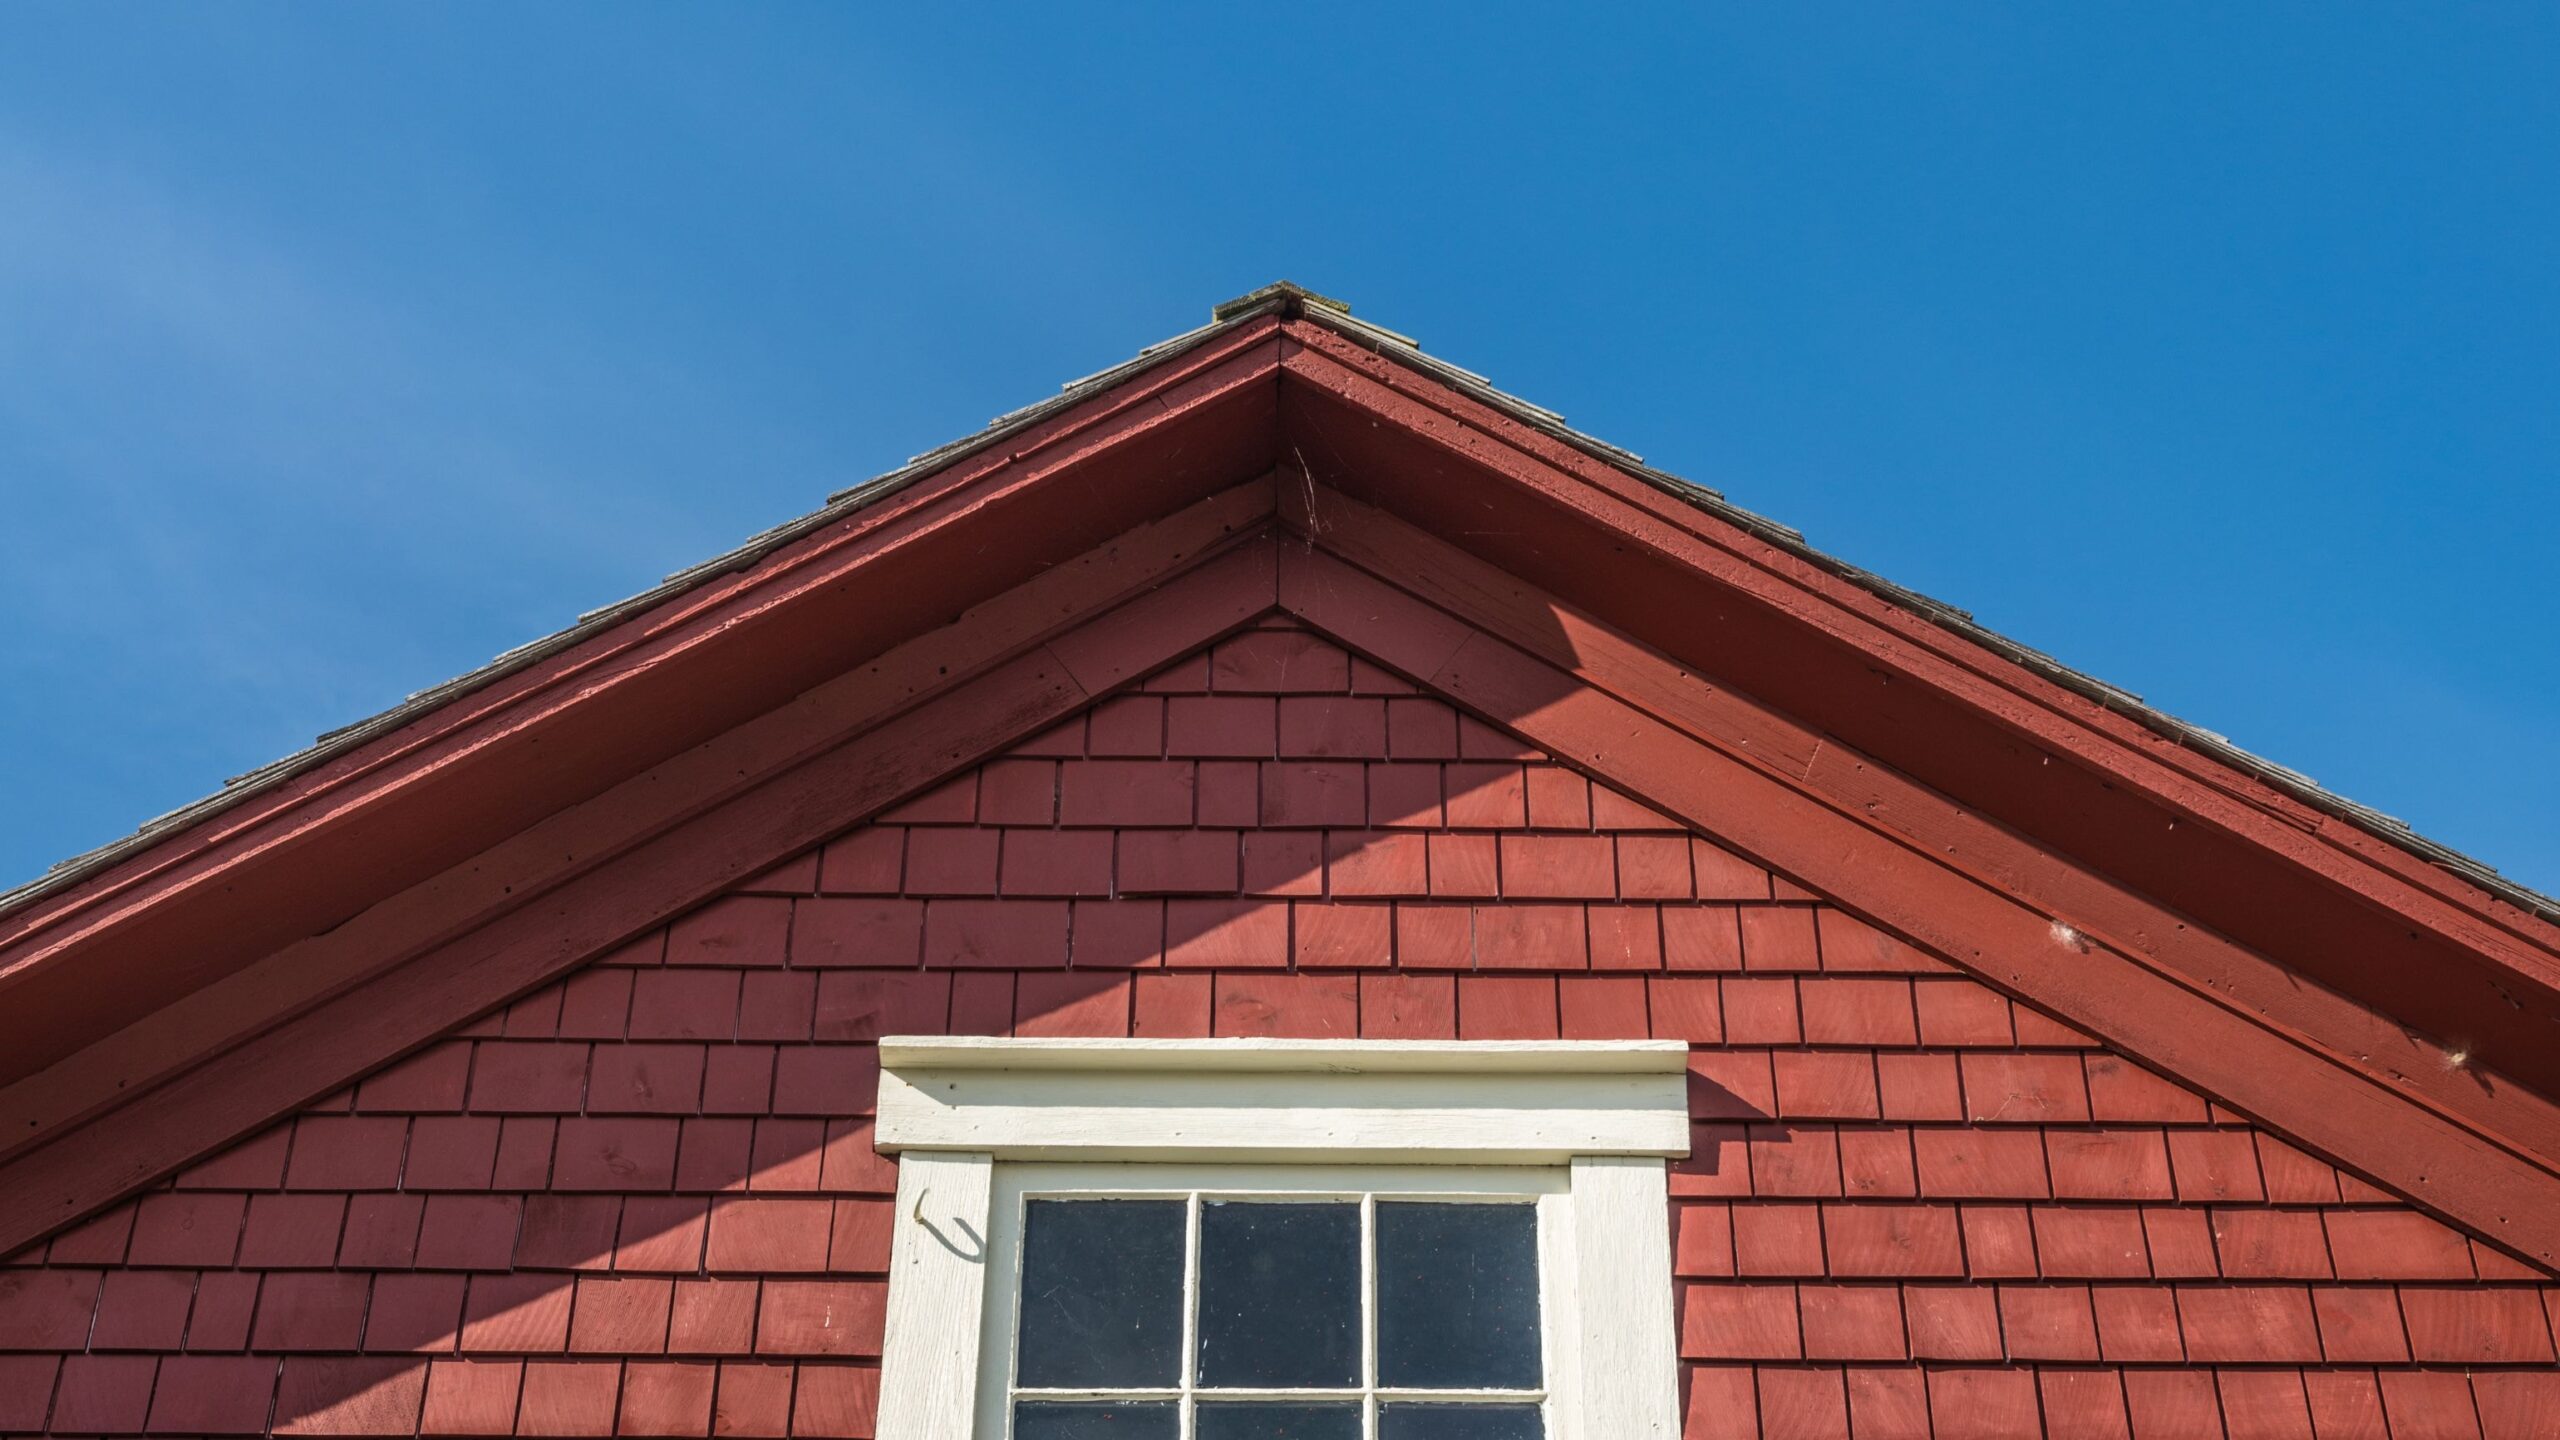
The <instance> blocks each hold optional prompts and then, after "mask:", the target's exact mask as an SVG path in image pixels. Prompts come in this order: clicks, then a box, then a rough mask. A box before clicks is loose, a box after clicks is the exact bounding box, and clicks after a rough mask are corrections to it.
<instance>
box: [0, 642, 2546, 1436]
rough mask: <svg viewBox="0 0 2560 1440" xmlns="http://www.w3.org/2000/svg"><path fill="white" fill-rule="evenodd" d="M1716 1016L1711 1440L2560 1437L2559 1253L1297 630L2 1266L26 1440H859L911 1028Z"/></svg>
mask: <svg viewBox="0 0 2560 1440" xmlns="http://www.w3.org/2000/svg"><path fill="white" fill-rule="evenodd" d="M944 1030H948V1031H954V1032H971V1033H1017V1034H1051V1035H1055V1034H1094V1035H1121V1034H1139V1035H1209V1034H1218V1035H1302V1036H1331V1035H1365V1036H1372V1037H1449V1036H1459V1037H1466V1038H1511V1037H1545V1036H1558V1035H1561V1036H1566V1037H1571V1038H1624V1037H1631V1036H1643V1035H1653V1036H1661V1037H1671V1038H1679V1039H1684V1040H1688V1041H1690V1042H1692V1044H1693V1045H1695V1046H1696V1047H1697V1048H1696V1052H1695V1056H1694V1059H1693V1063H1692V1070H1693V1073H1694V1075H1695V1077H1696V1081H1695V1085H1694V1087H1693V1090H1692V1097H1693V1101H1692V1108H1693V1115H1694V1118H1695V1120H1696V1122H1697V1128H1696V1136H1697V1154H1696V1156H1695V1157H1694V1158H1693V1159H1692V1160H1690V1161H1688V1162H1687V1163H1685V1164H1682V1165H1680V1166H1679V1167H1677V1169H1676V1171H1675V1173H1674V1176H1673V1190H1674V1193H1675V1197H1676V1200H1677V1218H1676V1225H1677V1237H1676V1266H1677V1269H1678V1272H1679V1274H1680V1276H1681V1277H1682V1282H1683V1283H1682V1287H1681V1295H1680V1305H1681V1317H1680V1333H1681V1350H1682V1354H1683V1356H1684V1357H1685V1363H1686V1366H1687V1382H1688V1383H1687V1393H1688V1414H1689V1433H1690V1434H1691V1435H1694V1436H1718V1437H1727V1436H1730V1437H1744V1436H1757V1437H1761V1440H1791V1437H1843V1436H1855V1437H1860V1440H1886V1437H1901V1436H1934V1437H1938V1440H1961V1437H2003V1436H2022V1435H2052V1436H2056V1437H2063V1436H2069V1437H2083V1436H2088V1437H2104V1436H2130V1437H2184V1436H2226V1435H2227V1436H2229V1437H2231V1440H2244V1437H2261V1436H2318V1437H2320V1440H2339V1437H2355V1436H2375V1437H2388V1440H2421V1437H2435V1436H2457V1437H2463V1440H2526V1437H2548V1436H2552V1435H2555V1434H2560V1368H2555V1366H2554V1363H2553V1362H2554V1348H2553V1324H2554V1318H2555V1315H2560V1287H2554V1286H2553V1285H2552V1284H2550V1283H2549V1277H2546V1276H2543V1275H2541V1274H2539V1273H2538V1272H2535V1271H2531V1270H2528V1269H2527V1268H2525V1267H2523V1266H2521V1265H2519V1264H2517V1263H2515V1262H2513V1261H2510V1260H2508V1259H2506V1258H2505V1257H2503V1256H2502V1255H2500V1254H2498V1253H2497V1252H2494V1251H2491V1250H2488V1249H2486V1248H2484V1247H2481V1246H2479V1245H2477V1244H2474V1243H2472V1242H2469V1241H2467V1240H2465V1239H2464V1238H2463V1237H2461V1236H2460V1235H2458V1234H2456V1233H2454V1232H2452V1231H2450V1230H2448V1229H2446V1228H2445V1227H2443V1226H2441V1225H2439V1224H2437V1223H2436V1222H2434V1221H2432V1220H2430V1219H2428V1218H2427V1217H2425V1216H2423V1215H2421V1214H2419V1213H2417V1212H2416V1211H2414V1210H2412V1209H2410V1208H2408V1207H2406V1206H2404V1205H2401V1204H2399V1203H2397V1202H2395V1201H2394V1200H2393V1199H2392V1197H2390V1196H2388V1195H2386V1194H2383V1193H2380V1192H2378V1191H2376V1190H2374V1189H2372V1188H2371V1187H2369V1186H2367V1185H2365V1184H2363V1183H2362V1182H2360V1181H2358V1180H2356V1179H2354V1178H2352V1177H2349V1176H2344V1175H2341V1174H2340V1173H2338V1172H2337V1171H2336V1170H2335V1169H2333V1168H2332V1167H2330V1166H2328V1165H2326V1164H2324V1163H2322V1162H2320V1161H2318V1160H2316V1159H2313V1158H2311V1157H2309V1156H2306V1155H2303V1154H2301V1153H2300V1152H2298V1151H2296V1150H2294V1149H2292V1148H2291V1147H2288V1146H2286V1145H2284V1144H2283V1143H2281V1142H2279V1141H2277V1140H2275V1139H2273V1138H2272V1137H2270V1136H2266V1135H2263V1134H2260V1133H2257V1132H2255V1131H2254V1130H2253V1129H2252V1128H2251V1127H2249V1126H2248V1125H2246V1124H2244V1123H2241V1122H2240V1121H2239V1120H2238V1119H2237V1118H2236V1117H2235V1116H2232V1115H2230V1114H2229V1113H2227V1112H2224V1111H2221V1110H2219V1109H2218V1108H2217V1107H2215V1106H2213V1105H2211V1104H2210V1103H2209V1102H2207V1101H2206V1100H2205V1099H2203V1098H2201V1097H2199V1096H2197V1095H2195V1094H2193V1093H2192V1092H2190V1091H2188V1090H2186V1089H2184V1088H2182V1087H2180V1086H2178V1085H2176V1084H2174V1083H2171V1082H2170V1081H2167V1080H2164V1079H2161V1078H2159V1077H2157V1076H2154V1075H2152V1074H2150V1073H2148V1072H2146V1071H2144V1070H2142V1069H2141V1068H2140V1067H2138V1066H2134V1065H2131V1064H2129V1063H2127V1062H2125V1061H2123V1060H2121V1059H2118V1058H2116V1057H2114V1056H2112V1055H2110V1054H2108V1053H2107V1052H2106V1050H2105V1049H2104V1048H2103V1047H2100V1046H2097V1045H2095V1044H2093V1043H2092V1042H2090V1041H2089V1040H2088V1039H2087V1037H2085V1036H2083V1035H2081V1034H2079V1033H2077V1032H2075V1031H2073V1030H2072V1029H2070V1028H2069V1027H2067V1026H2064V1025H2062V1024H2059V1023H2057V1022H2055V1021H2052V1020H2050V1019H2047V1018H2045V1017H2044V1016H2042V1015H2039V1014H2037V1013H2034V1012H2032V1011H2029V1010H2027V1009H2025V1008H2024V1007H2020V1006H2015V1005H2012V1004H2011V1003H2009V1002H2008V1001H2007V1000H2005V999H2003V998H2001V997H2000V996H1999V995H1997V994H1995V993H1994V992H1992V991H1991V990H1989V989H1987V988H1985V987H1983V986H1981V985H1979V984H1976V983H1975V982H1973V981H1971V980H1969V979H1966V978H1964V977H1963V976H1961V975H1960V974H1958V973H1957V972H1955V971H1954V970H1953V969H1951V968H1950V967H1949V966H1947V965H1945V964H1943V963H1941V962H1939V961H1937V960H1935V959H1933V958H1931V957H1929V956H1926V955H1923V954H1920V953H1918V952H1916V951H1914V950H1912V949H1910V948H1909V947H1906V946H1904V945H1901V944H1899V943H1897V942H1895V941H1893V940H1891V939H1889V938H1888V937H1885V936H1883V935H1880V934H1878V933H1876V932H1875V931H1873V930H1870V929H1868V928H1866V927H1865V926H1862V925H1860V924H1858V923H1857V922H1856V921H1854V920H1852V919H1850V918H1849V917H1848V916H1847V915H1845V914H1844V913H1842V912H1841V911H1838V910H1836V909H1832V908H1829V907H1828V906H1826V905H1824V904H1823V903H1822V901H1821V899H1820V898H1819V897H1817V896H1814V895H1811V894H1809V893H1807V892H1805V891H1803V890H1802V889H1800V888H1798V887H1796V886H1794V885H1792V884H1790V883H1789V882H1787V881H1786V880H1785V879H1783V878H1773V877H1771V876H1770V875H1768V874H1767V873H1765V872H1763V871H1761V870H1760V869H1758V868H1757V867H1755V866H1753V865H1751V864H1750V863H1748V862H1746V861H1744V860H1741V859H1739V858H1737V857H1735V856H1734V855H1732V854H1730V853H1728V852H1727V851H1725V850H1723V849H1721V848H1719V847H1717V846H1716V845H1714V844H1713V843H1712V842H1710V841H1708V840H1705V839H1702V838H1698V837H1692V836H1689V835H1687V834H1685V833H1684V832H1682V831H1681V830H1680V829H1679V828H1678V827H1675V826H1673V825H1671V824H1670V823H1668V822H1666V821H1664V820H1663V819H1662V818H1660V817H1659V816H1657V815H1655V814H1653V813H1652V812H1651V811H1649V810H1647V809H1646V808H1645V807H1644V806H1643V805H1641V804H1639V803H1637V802H1635V801H1633V800H1629V799H1627V798H1626V797H1623V796H1619V795H1616V794H1613V793H1610V792H1608V791H1606V790H1604V789H1600V788H1597V787H1594V786H1592V785H1590V784H1588V783H1587V782H1585V781H1584V780H1583V779H1582V778H1581V777H1579V776H1578V775H1576V774H1574V773H1573V772H1571V771H1569V770H1566V769H1564V768H1563V767H1561V766H1558V765H1555V764H1552V763H1549V762H1548V761H1547V760H1545V758H1544V757H1542V756H1539V755H1536V754H1534V753H1532V752H1529V751H1526V750H1524V749H1522V748H1521V747H1520V746H1519V744H1518V743H1517V742H1516V741H1514V740H1512V739H1511V738H1509V737H1507V736H1505V735H1504V734H1502V733H1500V732H1498V731H1496V730H1494V729H1492V728H1489V727H1487V726H1484V725H1481V724H1478V723H1476V722H1474V721H1471V720H1468V719H1465V718H1463V717H1461V716H1460V715H1458V714H1457V713H1456V712H1455V711H1453V710H1451V709H1450V708H1449V707H1447V706H1446V705H1444V704H1442V703H1440V702H1439V701H1437V700H1434V699H1431V698H1429V697H1427V696H1423V695H1420V694H1417V693H1415V691H1414V690H1413V687H1411V686H1410V685H1408V684H1406V683H1404V682H1402V681H1400V680H1398V679H1396V678H1395V677H1393V676H1390V675H1388V674H1386V673H1385V672H1383V671H1380V670H1378V669H1376V668H1375V667H1372V666H1369V665H1366V664H1364V663H1362V662H1360V661H1358V660H1356V659H1354V658H1352V657H1350V656H1348V655H1346V654H1344V653H1343V652H1342V651H1341V650H1339V649H1337V648H1335V647H1333V646H1332V645H1330V644H1328V643H1325V642H1324V641H1322V640H1320V639H1318V638H1316V637H1314V636H1312V635H1309V634H1307V633H1305V632H1301V631H1295V630H1291V629H1287V628H1275V629H1266V630H1259V631H1254V632H1249V633H1247V634H1245V635H1243V636H1240V637H1238V638H1236V639H1234V640H1231V641H1229V642H1227V643H1225V644H1223V645H1221V646H1219V647H1217V648H1216V649H1215V651H1214V652H1213V653H1210V654H1204V655H1200V656H1196V657H1194V658H1192V659H1190V660H1187V661H1185V662H1183V663H1180V664H1177V665H1175V666H1173V667H1171V668H1170V669H1168V670H1167V671H1165V672H1164V673H1162V674H1160V675H1159V676H1157V677H1155V678H1154V679H1152V680H1150V681H1148V682H1147V683H1145V684H1144V685H1143V686H1141V687H1138V689H1137V690H1136V691H1134V692H1133V693H1131V694H1128V695H1125V696H1123V697H1121V698H1117V699H1113V700H1110V701H1107V702H1105V703H1104V704H1102V705H1101V706H1099V707H1097V708H1096V709H1095V710H1093V711H1092V712H1090V713H1089V714H1088V715H1086V716H1084V717H1082V718H1080V719H1078V720H1076V721H1074V722H1072V723H1070V724H1069V725H1067V726H1065V727H1063V728H1062V729H1060V730H1057V731H1055V732H1053V733H1051V734H1049V735H1046V736H1043V737H1041V738H1040V739H1038V740H1035V741H1033V742H1031V743H1029V744H1026V745H1023V746H1021V747H1019V749H1018V750H1017V751H1016V752H1015V753H1014V754H1013V755H1012V756H1010V757H1008V758H1006V759H1003V760H999V761H996V762H993V763H991V764H988V765H986V766H983V767H980V768H979V769H977V770H975V771H972V772H970V773H969V774H967V775H965V776H962V777H960V778H959V779H957V780H955V781H953V782H951V783H950V784H947V785H945V786H943V787H941V788H940V789H937V790H935V791H933V792H931V793H930V794H927V795H924V796H921V797H919V798H917V799H916V800H914V801H912V802H910V803H909V804H907V805H904V806H902V807H900V808H899V809H898V810H897V811H895V812H893V813H891V814H890V815H888V816H886V817H884V818H883V819H882V820H881V822H880V823H878V824H876V825H872V826H868V827H864V828H862V829H860V830H857V831H855V832H853V833H851V834H849V835H848V836H846V837H845V838H843V839H841V840H839V841H837V842H835V843H833V844H831V845H828V846H826V847H824V849H823V851H821V852H814V853H812V854H809V855H806V856H802V857H800V858H799V859H797V860H795V861H793V862H791V863H789V864H786V865H783V866H780V867H778V868H777V869H775V870H773V871H772V872H770V873H768V874H767V875H765V876H763V877H762V878H760V879H759V880H758V881H756V882H754V883H751V884H749V885H746V886H742V887H740V888H739V890H738V892H737V893H735V894H733V895H731V896H729V897H728V898H725V899H723V900H720V901H718V902H715V903H714V904H712V905H710V906H707V907H705V908H703V909H701V910H699V911H697V912H695V913H694V914H693V915H691V916H689V917H687V918H686V919H684V920H682V921H679V922H678V923H676V924H675V925H673V926H671V927H669V929H668V930H667V931H665V932H663V933H661V934H657V935H653V936H651V937H649V938H647V939H645V940H643V941H641V942H639V943H637V944H634V945H632V946H630V947H628V948H626V949H625V950H623V951H621V952H619V953H617V954H615V955H612V956H609V957H606V958H604V959H602V960H599V961H597V962H596V963H594V964H593V965H591V966H589V967H588V968H586V969H585V970H583V971H581V972H579V973H578V974H577V975H576V976H574V977H573V978H572V979H570V980H569V981H568V982H567V983H565V984H562V985H558V986H553V987H551V988H549V989H546V990H544V991H542V992H540V993H538V994H536V995H534V996H532V997H529V998H527V999H525V1000H523V1001H521V1002H519V1003H517V1004H516V1005H514V1006H512V1007H510V1008H509V1009H507V1010H506V1011H505V1012H504V1013H503V1014H498V1015H493V1016H490V1017H488V1018H486V1019H485V1020H483V1021H482V1022H480V1023H479V1024H476V1025H474V1026H471V1027H470V1028H469V1029H467V1030H466V1031H464V1032H463V1033H461V1034H459V1035H457V1036H455V1037H454V1038H453V1039H452V1040H450V1041H449V1042H447V1043H445V1044H442V1045H440V1046H437V1047H435V1048H434V1049H431V1050H429V1051H427V1052H425V1053H423V1054H421V1055H418V1056H416V1057H414V1058H412V1059H410V1060H408V1061H405V1062H403V1063H401V1064H399V1065H395V1066H392V1067H389V1068H388V1069H386V1070H384V1071H382V1072H379V1073H377V1074H376V1075H374V1076H372V1077H371V1078H369V1079H367V1080H366V1081H364V1082H363V1083H361V1084H360V1085H358V1086H357V1087H355V1088H354V1089H353V1090H352V1091H351V1092H349V1093H346V1094H342V1095H340V1096H337V1097H335V1098H333V1099H331V1100H329V1101H327V1102H324V1103H322V1104H320V1105H316V1106H313V1107H311V1109H310V1110H309V1111H307V1112H306V1113H305V1114H303V1115H302V1116H300V1117H298V1118H297V1119H296V1120H294V1121H292V1122H290V1123H288V1124H284V1125H279V1126H277V1127H275V1128H274V1129H272V1130H270V1131H268V1132H267V1133H265V1134H263V1135H260V1136H258V1137H256V1138H253V1139H251V1140H248V1141H245V1142H243V1143H241V1144H239V1145H237V1146H234V1147H232V1148H231V1149H230V1150H228V1151H227V1152H225V1153H224V1154H222V1155H221V1156H219V1157H218V1158H216V1159H213V1160H210V1161H207V1162H205V1163H204V1164H201V1165H199V1166H197V1167H195V1168H194V1169H192V1170H190V1171H189V1172H187V1173H186V1174H185V1175H183V1176H181V1177H179V1178H178V1179H177V1180H176V1181H175V1182H174V1183H172V1184H170V1185H167V1186H163V1187H161V1188H159V1189H157V1190H155V1191H153V1192H151V1193H150V1194H148V1195H146V1196H144V1197H143V1198H142V1199H141V1200H140V1201H139V1202H136V1203H132V1204H127V1205H123V1206H119V1207H118V1208H117V1209H115V1210H114V1211H112V1212H111V1213H109V1214H107V1215H105V1216H103V1217H100V1218H99V1219H97V1220H95V1221H93V1222H91V1223H90V1224H87V1225H85V1226H82V1227H81V1228H79V1229H77V1230H74V1231H72V1232H69V1233H67V1234H64V1235H62V1236H60V1237H59V1238H57V1239H56V1240H54V1241H53V1242H52V1244H51V1246H50V1247H49V1248H48V1249H47V1250H46V1251H44V1252H43V1253H28V1254H24V1255H20V1256H17V1257H15V1258H14V1259H12V1260H10V1261H8V1262H7V1265H8V1267H9V1268H6V1269H0V1430H6V1431H12V1432H16V1431H30V1432H34V1431H44V1430H47V1429H50V1430H51V1431H52V1432H54V1433H58V1434H129V1433H136V1432H144V1433H153V1434H246V1433H255V1432H258V1431H261V1430H266V1429H273V1430H275V1431H277V1432H280V1433H363V1434H410V1433H413V1432H416V1433H425V1434H431V1435H448V1434H476V1433H489V1434H510V1433H513V1434H525V1435H570V1434H608V1433H613V1432H614V1431H615V1430H616V1428H617V1427H618V1428H619V1429H620V1430H621V1431H623V1432H625V1433H635V1434H682V1435H703V1434H706V1433H713V1432H714V1427H715V1425H716V1427H717V1430H716V1433H720V1434H735V1435H782V1434H799V1435H857V1436H859V1435H868V1434H869V1433H870V1422H871V1416H872V1412H873V1406H874V1399H875V1396H876V1391H877V1380H878V1371H877V1369H876V1363H877V1362H876V1359H875V1358H874V1357H876V1356H877V1355H878V1353H879V1343H880V1326H881V1319H882V1307H883V1300H884V1284H883V1280H882V1278H881V1277H882V1275H883V1272H884V1270H885V1266H886V1260H887V1256H888V1245H889V1232H890V1224H891V1214H890V1209H891V1207H890V1203H889V1200H888V1196H889V1195H890V1193H891V1192H892V1190H893V1188H894V1178H895V1172H894V1168H893V1166H892V1165H890V1164H889V1163H888V1162H887V1161H884V1160H882V1159H881V1158H879V1157H878V1156H876V1155H874V1154H873V1153H872V1151H871V1149H870V1145H869V1137H868V1130H869V1127H868V1124H867V1122H866V1121H865V1120H864V1119H862V1118H861V1117H862V1116H863V1115H864V1114H866V1113H867V1112H868V1111H869V1109H870V1107H871V1100H872V1096H873V1094H874V1090H875V1085H876V1076H877V1062H876V1055H875V1052H874V1051H873V1050H872V1048H871V1047H870V1046H869V1045H868V1044H867V1043H866V1042H868V1041H870V1040H872V1039H874V1038H876V1037H877V1036H879V1035H880V1034H883V1033H890V1032H898V1031H920V1032H932V1031H944Z"/></svg>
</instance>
